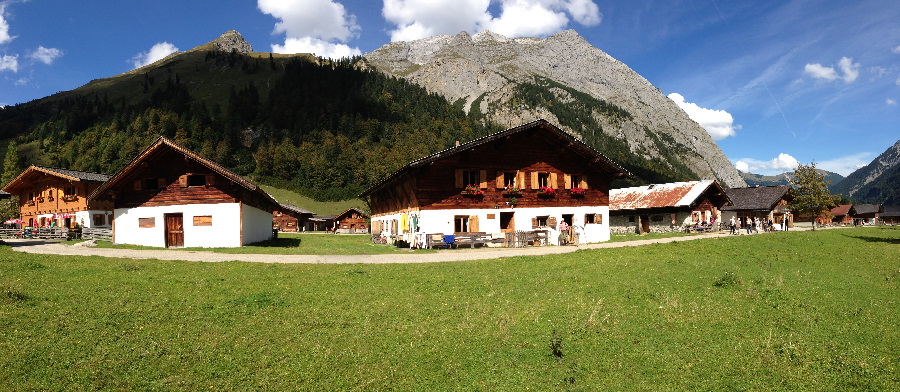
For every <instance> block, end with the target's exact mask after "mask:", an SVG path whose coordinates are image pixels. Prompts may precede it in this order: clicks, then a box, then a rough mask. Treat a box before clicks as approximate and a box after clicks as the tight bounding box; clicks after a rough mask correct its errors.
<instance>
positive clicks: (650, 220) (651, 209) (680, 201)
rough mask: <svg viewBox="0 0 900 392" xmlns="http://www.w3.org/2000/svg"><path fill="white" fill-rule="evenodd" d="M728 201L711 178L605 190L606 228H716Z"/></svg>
mask: <svg viewBox="0 0 900 392" xmlns="http://www.w3.org/2000/svg"><path fill="white" fill-rule="evenodd" d="M730 203H731V201H730V200H729V199H728V196H727V195H726V194H725V191H724V190H723V189H722V187H721V186H719V184H718V182H716V181H714V180H702V181H688V182H674V183H668V184H651V185H644V186H639V187H631V188H621V189H612V190H610V191H609V215H610V218H609V219H610V231H611V232H613V233H618V234H624V233H640V234H643V233H650V232H653V233H665V232H674V231H684V230H685V229H686V228H688V227H692V226H696V227H698V228H699V227H703V229H704V230H708V229H711V228H718V225H717V223H718V222H720V221H721V212H720V209H721V208H722V207H724V206H726V205H728V204H730Z"/></svg>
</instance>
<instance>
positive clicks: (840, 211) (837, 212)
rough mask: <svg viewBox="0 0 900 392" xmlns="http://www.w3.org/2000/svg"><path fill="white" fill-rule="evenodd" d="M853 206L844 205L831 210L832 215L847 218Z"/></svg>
mask: <svg viewBox="0 0 900 392" xmlns="http://www.w3.org/2000/svg"><path fill="white" fill-rule="evenodd" d="M852 206H853V205H852V204H842V205H839V206H837V207H834V208H832V209H831V215H833V216H847V214H849V213H850V207H852Z"/></svg>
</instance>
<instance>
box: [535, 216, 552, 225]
mask: <svg viewBox="0 0 900 392" xmlns="http://www.w3.org/2000/svg"><path fill="white" fill-rule="evenodd" d="M549 218H550V217H549V216H538V217H535V218H534V219H535V221H536V223H537V226H538V227H544V226H547V220H548V219H549Z"/></svg>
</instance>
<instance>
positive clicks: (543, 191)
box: [537, 186, 556, 197]
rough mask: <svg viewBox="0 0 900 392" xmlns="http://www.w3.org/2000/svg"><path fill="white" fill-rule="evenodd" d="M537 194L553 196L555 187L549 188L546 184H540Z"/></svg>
mask: <svg viewBox="0 0 900 392" xmlns="http://www.w3.org/2000/svg"><path fill="white" fill-rule="evenodd" d="M537 193H538V196H543V197H553V196H556V189H553V188H550V187H548V186H542V187H540V188H539V189H538V191H537Z"/></svg>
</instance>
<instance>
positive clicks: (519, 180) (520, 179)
mask: <svg viewBox="0 0 900 392" xmlns="http://www.w3.org/2000/svg"><path fill="white" fill-rule="evenodd" d="M516 188H519V189H524V188H525V172H521V171H520V172H516Z"/></svg>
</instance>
